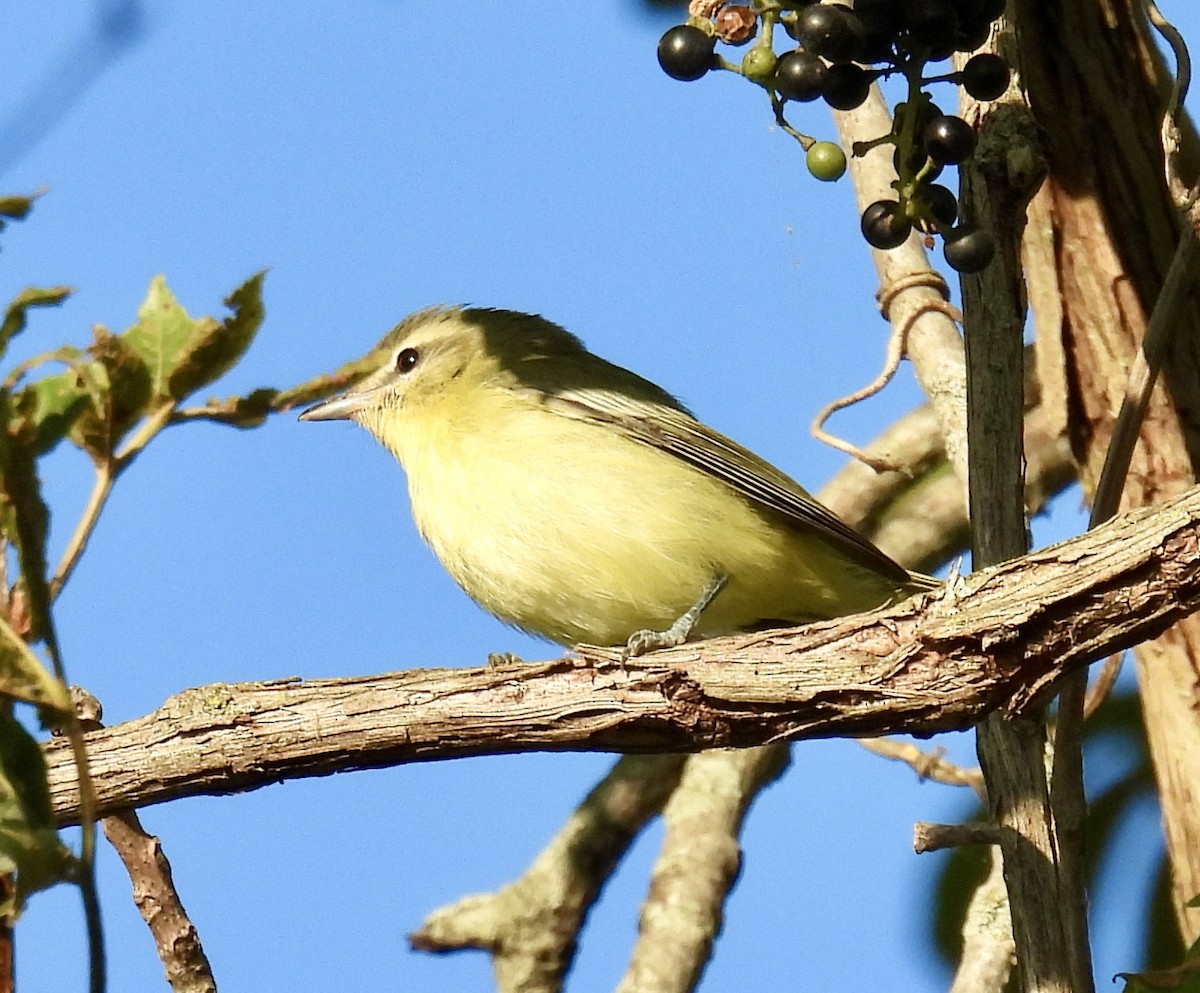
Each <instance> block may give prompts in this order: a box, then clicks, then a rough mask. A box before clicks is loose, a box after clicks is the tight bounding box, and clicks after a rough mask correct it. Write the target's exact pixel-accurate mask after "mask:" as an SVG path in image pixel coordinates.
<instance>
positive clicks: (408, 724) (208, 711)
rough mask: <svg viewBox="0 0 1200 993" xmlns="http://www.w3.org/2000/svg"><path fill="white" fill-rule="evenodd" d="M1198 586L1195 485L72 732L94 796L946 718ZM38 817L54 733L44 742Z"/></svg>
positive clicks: (968, 721) (1006, 703) (1185, 603)
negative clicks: (1101, 515)
mask: <svg viewBox="0 0 1200 993" xmlns="http://www.w3.org/2000/svg"><path fill="white" fill-rule="evenodd" d="M1198 606H1200V489H1193V490H1190V491H1189V492H1188V493H1186V494H1184V495H1183V496H1182V497H1179V498H1177V499H1176V500H1174V501H1172V502H1170V503H1168V504H1165V505H1164V506H1162V507H1159V508H1155V509H1154V510H1152V511H1139V512H1135V513H1132V514H1129V515H1125V516H1122V517H1118V518H1115V519H1114V520H1113V521H1112V522H1110V523H1109V524H1106V525H1105V526H1104V527H1102V528H1098V529H1096V530H1094V531H1091V532H1089V533H1087V534H1085V535H1081V536H1080V537H1078V538H1075V539H1073V540H1071V541H1069V542H1064V543H1062V544H1060V545H1056V546H1054V547H1052V548H1048V549H1044V550H1042V551H1039V552H1036V553H1034V554H1032V555H1028V556H1026V557H1024V558H1022V559H1019V560H1015V561H1012V562H1007V563H1004V564H1003V565H1001V566H997V567H995V568H993V569H988V570H984V571H983V572H980V573H976V574H975V575H973V576H971V577H968V578H967V579H965V580H960V581H959V582H958V583H957V584H956V585H955V587H954V588H953V589H951V590H949V591H947V592H945V593H942V594H938V593H933V594H925V595H923V596H921V597H916V598H914V599H912V600H908V601H905V602H904V603H902V604H899V605H897V606H895V607H891V608H889V609H887V610H883V611H875V612H872V613H869V614H861V615H857V616H855V617H848V618H842V619H839V620H837V621H827V622H822V623H819V624H813V625H808V626H806V627H804V628H797V629H784V630H777V631H765V632H759V633H755V634H748V635H739V636H736V637H729V638H714V639H712V640H710V641H706V642H699V643H695V644H687V645H681V646H680V647H678V648H673V649H668V650H664V651H661V652H655V653H653V654H651V655H648V656H645V657H644V658H641V659H637V660H632V661H630V662H628V663H626V664H623V665H622V664H619V662H618V661H617V660H618V653H617V651H616V650H614V649H601V648H590V647H580V648H579V649H578V650H577V652H576V654H575V655H574V656H568V657H565V658H561V659H554V660H550V661H546V662H534V663H522V664H519V665H513V666H503V667H499V666H497V667H487V668H479V669H448V670H436V669H435V670H413V671H410V672H400V673H393V674H389V675H382V676H362V677H356V678H351V679H326V680H313V681H310V682H301V681H300V680H299V679H293V680H280V681H274V682H269V683H243V684H214V685H211V686H205V687H200V688H198V689H194V690H189V691H186V692H184V693H181V694H179V695H178V696H175V697H172V698H171V699H169V700H168V701H167V702H166V703H165V704H164V705H163V706H162V707H161V708H160V709H159V710H157V711H155V712H154V713H152V714H149V715H147V716H145V717H142V718H139V719H137V720H133V721H129V722H127V723H125V724H119V725H116V726H114V727H110V728H104V729H102V730H100V731H95V732H92V733H91V734H88V735H87V737H86V740H87V746H88V755H89V759H90V762H91V768H92V771H93V773H92V774H93V777H94V779H95V782H96V793H97V805H98V812H99V813H106V812H108V811H111V810H117V809H121V808H125V807H138V806H144V805H147V804H151V803H161V802H163V801H166V800H170V799H174V798H176V797H181V796H193V795H198V794H228V793H236V792H241V791H245V790H250V789H255V788H257V787H260V786H265V785H267V784H269V783H274V782H278V781H279V780H281V779H286V778H295V777H300V776H320V775H328V774H330V773H333V772H341V771H346V770H350V769H364V768H371V767H378V766H384V765H397V764H401V763H405V762H415V761H429V760H433V759H447V758H456V757H460V756H465V755H481V754H498V753H512V752H521V751H564V750H588V751H604V750H608V751H616V752H629V753H639V752H665V751H699V750H702V749H706V748H715V747H727V746H733V747H747V746H751V745H759V744H765V743H769V742H774V741H782V740H793V739H800V738H814V737H833V736H839V735H845V736H862V737H870V736H876V735H881V734H890V733H893V732H899V731H904V732H908V733H912V734H918V735H920V734H932V733H934V732H936V731H946V730H954V729H961V728H966V727H969V726H971V725H972V724H974V723H975V722H976V721H978V720H979V719H980V718H981V717H982V716H984V715H985V714H987V713H990V712H992V711H997V710H1002V711H1004V712H1006V713H1019V712H1021V711H1023V710H1024V709H1025V708H1027V707H1029V706H1030V704H1031V703H1035V704H1036V703H1038V702H1041V701H1043V700H1044V699H1045V695H1046V693H1047V691H1048V690H1049V689H1050V688H1051V687H1052V685H1053V683H1054V681H1055V680H1056V679H1057V678H1058V677H1060V676H1061V675H1062V674H1063V673H1065V672H1068V671H1071V670H1073V669H1075V668H1077V667H1079V666H1082V665H1086V664H1088V663H1089V662H1093V661H1095V660H1096V659H1098V658H1101V657H1103V656H1105V655H1108V654H1110V653H1112V652H1113V651H1116V650H1118V649H1120V648H1124V647H1127V646H1129V645H1132V644H1135V643H1137V642H1139V641H1142V640H1144V639H1146V638H1151V637H1154V636H1155V635H1156V634H1158V633H1159V632H1161V631H1163V630H1164V629H1165V628H1167V627H1168V626H1169V625H1170V624H1171V623H1172V622H1173V621H1175V620H1178V619H1179V618H1180V617H1183V616H1186V615H1187V614H1189V613H1191V612H1192V611H1193V610H1195V609H1196V608H1197V607H1198ZM46 758H47V763H48V766H49V770H48V771H49V778H50V788H51V796H52V801H53V804H54V809H55V812H56V815H57V816H58V818H59V820H60V822H62V823H70V822H73V821H74V820H75V819H76V818H77V817H78V794H77V787H76V778H75V771H74V768H73V763H72V761H71V758H70V755H69V750H68V749H67V747H66V746H64V745H62V744H59V743H54V742H51V743H50V744H49V745H47V746H46Z"/></svg>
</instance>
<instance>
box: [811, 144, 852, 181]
mask: <svg viewBox="0 0 1200 993" xmlns="http://www.w3.org/2000/svg"><path fill="white" fill-rule="evenodd" d="M804 162H805V165H807V166H808V171H809V172H810V173H812V175H813V178H814V179H819V180H821V181H822V182H824V183H832V182H833V181H834V180H835V179H841V178H842V176H844V175H845V174H846V153H845V152H843V151H842V149H841V147H840V146H839V145H835V144H834V143H833V142H832V141H816V142H813V144H812V145H810V146H809V149H808V152H807V154H806V155H805V156H804Z"/></svg>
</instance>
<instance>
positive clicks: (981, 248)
mask: <svg viewBox="0 0 1200 993" xmlns="http://www.w3.org/2000/svg"><path fill="white" fill-rule="evenodd" d="M942 251H943V253H944V254H945V256H946V263H947V264H948V265H949V266H950V267H951V268H952V269H957V270H958V271H959V272H980V271H982V270H983V269H985V268H986V267H987V264H988V263H989V262H991V261H992V256H993V255H995V254H996V240H995V239H994V238H993V237H992V236H991V234H990V233H989V232H987V231H985V230H984V229H983V228H981V227H978V226H977V225H974V224H960V225H959V226H958V227H956V228H951V230H950V231H948V232H947V233H946V236H945V245H944V247H943V249H942Z"/></svg>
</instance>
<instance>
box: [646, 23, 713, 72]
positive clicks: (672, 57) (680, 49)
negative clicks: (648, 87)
mask: <svg viewBox="0 0 1200 993" xmlns="http://www.w3.org/2000/svg"><path fill="white" fill-rule="evenodd" d="M715 46H716V39H715V38H713V37H712V35H708V34H705V33H704V32H703V31H701V30H700V29H699V28H697V27H693V26H692V25H690V24H677V25H676V26H675V27H673V28H671V30H669V31H668V32H667V33H666V34H665V35H663V36H662V38H661V39H660V40H659V42H658V64H659V65H660V66H662V70H663V72H665V73H666V74H667V75H668V76H670V77H671V78H672V79H681V80H683V81H684V82H690V81H691V80H693V79H699V78H700V77H701V76H703V75H704V74H705V73H706V72H708V70H709V69H711V68H712V67H713V65H714V64H715V59H714V56H713V49H714V47H715Z"/></svg>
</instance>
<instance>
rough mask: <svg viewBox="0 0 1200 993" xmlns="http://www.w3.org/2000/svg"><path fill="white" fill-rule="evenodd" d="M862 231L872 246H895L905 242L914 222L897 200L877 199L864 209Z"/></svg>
mask: <svg viewBox="0 0 1200 993" xmlns="http://www.w3.org/2000/svg"><path fill="white" fill-rule="evenodd" d="M861 226H862V233H863V237H864V238H866V239H867V244H868V245H870V246H871V247H872V248H883V249H887V248H895V247H896V246H897V245H901V244H903V243H904V239H906V238H907V237H908V235H909V232H911V231H912V224H911V223H910V222H909V220H908V218H907V217H905V216H904V215H903V214H902V213H901V212H900V204H899V203H897V202H896V201H895V200H876V201H875V202H874V203H873V204H871V206H869V207H868V208H867V209H866V210H864V211H863V215H862V222H861Z"/></svg>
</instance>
